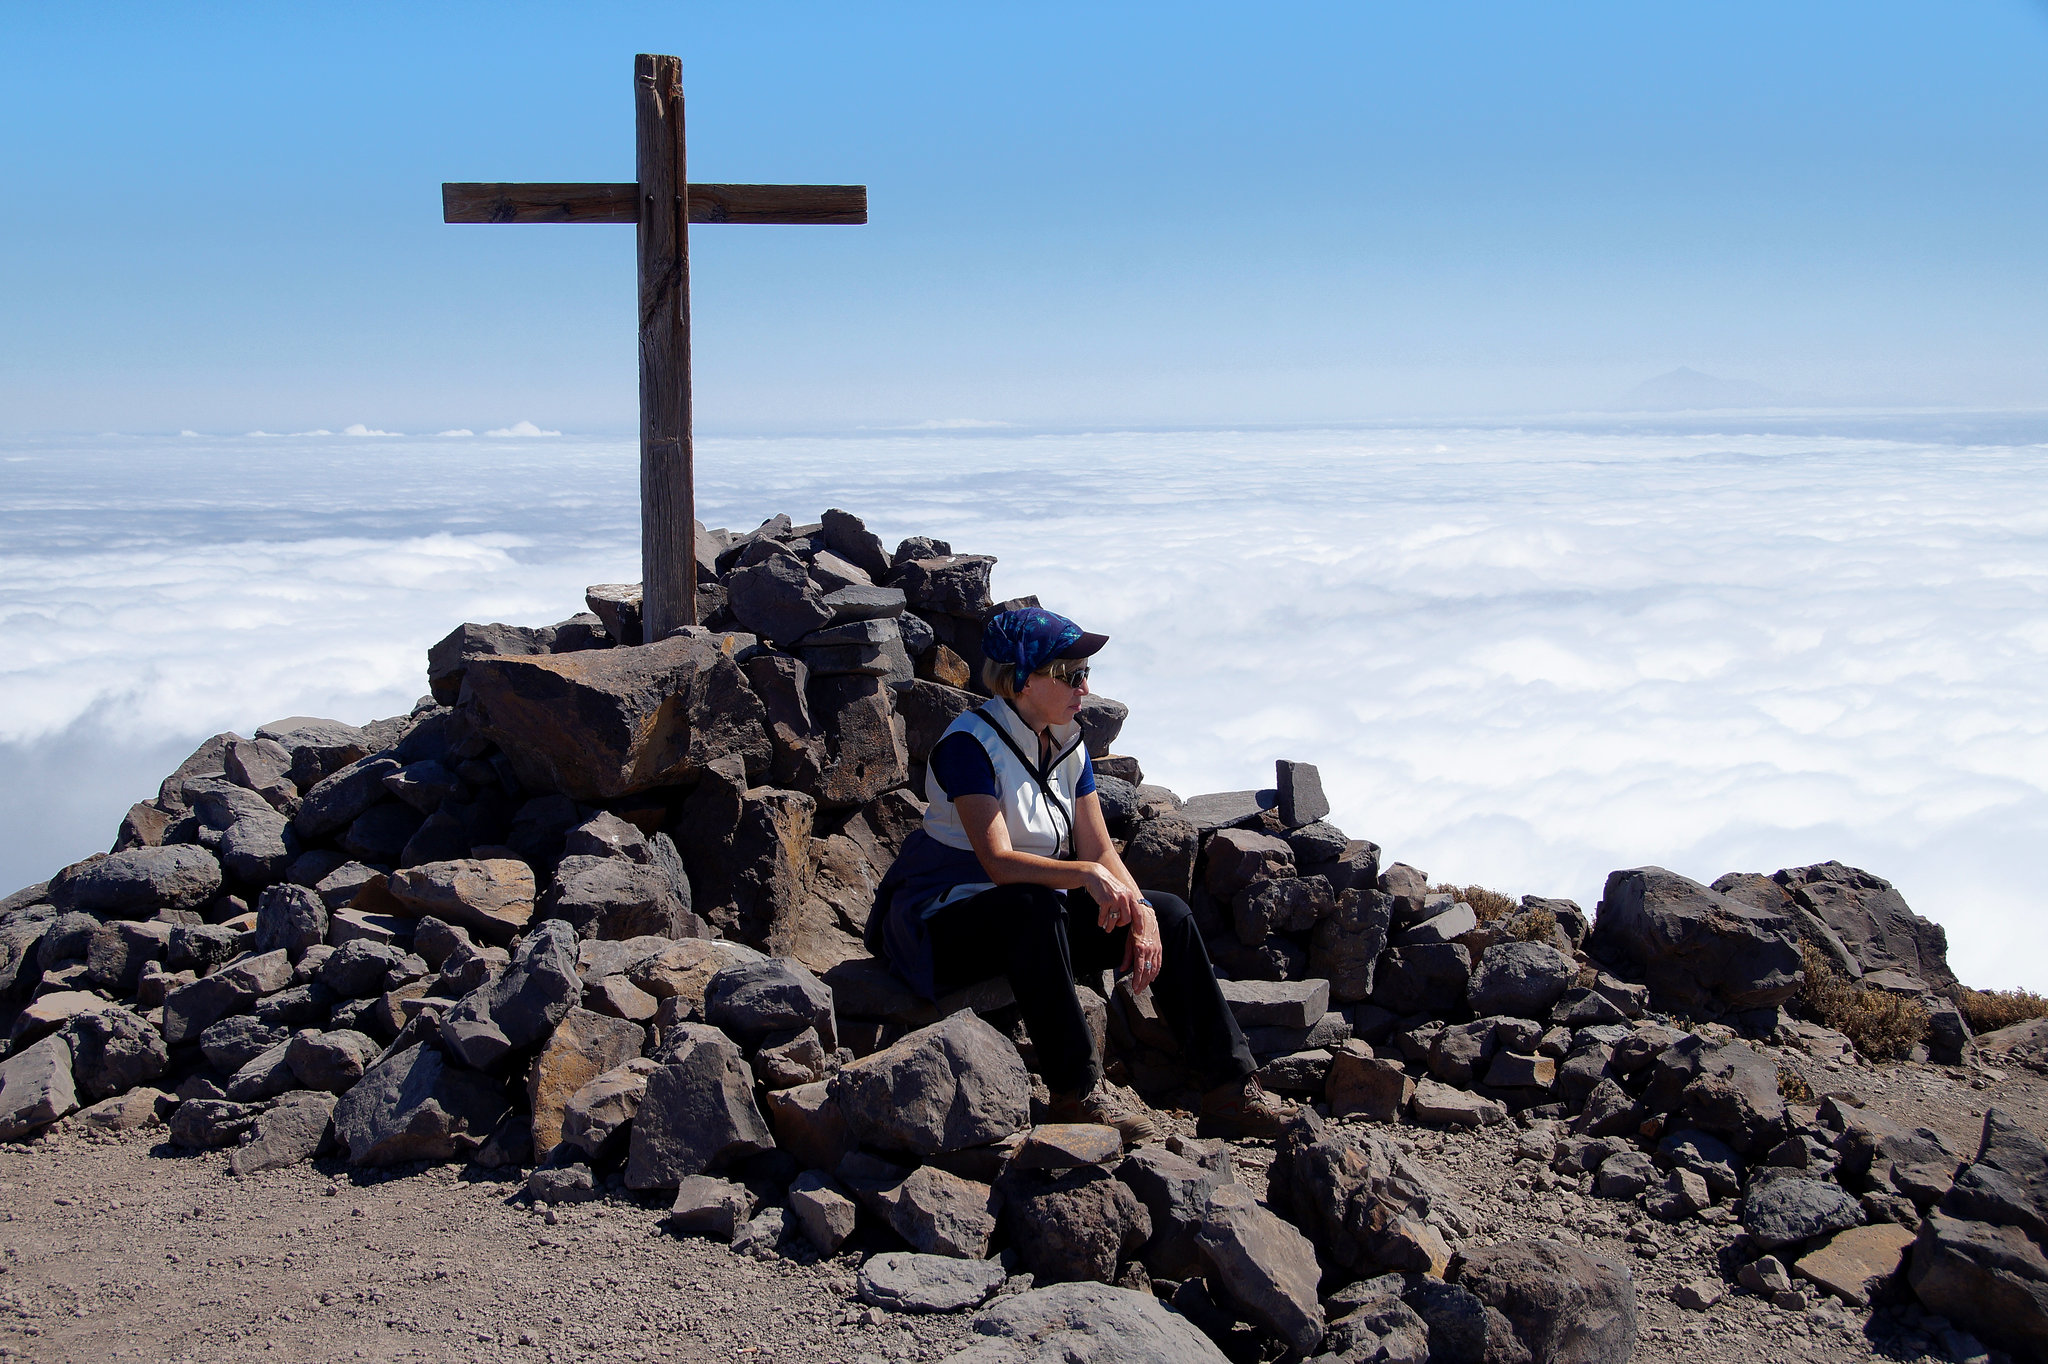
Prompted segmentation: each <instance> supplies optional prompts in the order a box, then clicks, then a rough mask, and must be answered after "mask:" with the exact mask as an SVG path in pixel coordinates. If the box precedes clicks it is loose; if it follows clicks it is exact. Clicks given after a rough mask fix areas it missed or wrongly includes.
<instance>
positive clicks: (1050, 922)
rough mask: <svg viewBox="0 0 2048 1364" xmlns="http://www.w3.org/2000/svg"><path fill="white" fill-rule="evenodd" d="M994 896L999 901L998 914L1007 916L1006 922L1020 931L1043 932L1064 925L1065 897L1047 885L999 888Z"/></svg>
mask: <svg viewBox="0 0 2048 1364" xmlns="http://www.w3.org/2000/svg"><path fill="white" fill-rule="evenodd" d="M996 893H997V895H999V896H1000V897H1001V899H1002V904H1001V905H1000V907H999V910H998V912H999V913H1002V914H1005V915H1007V916H1009V922H1010V923H1012V924H1014V925H1015V926H1016V928H1017V929H1018V930H1020V931H1028V932H1045V931H1048V930H1052V929H1057V928H1064V927H1065V926H1066V922H1067V897H1066V895H1065V894H1063V893H1062V892H1060V891H1057V890H1054V889H1053V888H1052V887H1050V886H1034V885H1029V884H1016V885H1008V886H999V887H997V889H996Z"/></svg>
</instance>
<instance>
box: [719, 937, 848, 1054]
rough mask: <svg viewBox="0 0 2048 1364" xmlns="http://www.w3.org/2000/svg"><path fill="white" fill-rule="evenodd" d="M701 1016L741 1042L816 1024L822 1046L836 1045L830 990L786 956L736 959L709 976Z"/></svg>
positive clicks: (754, 1041)
mask: <svg viewBox="0 0 2048 1364" xmlns="http://www.w3.org/2000/svg"><path fill="white" fill-rule="evenodd" d="M704 1017H705V1019H706V1020H707V1021H708V1022H710V1023H711V1024H712V1026H714V1027H718V1028H722V1029H724V1030H725V1031H726V1032H727V1033H730V1034H731V1035H732V1036H734V1037H737V1038H739V1039H740V1040H741V1041H743V1042H748V1043H758V1042H760V1041H761V1039H763V1038H764V1037H766V1036H768V1035H769V1034H770V1033H785V1032H790V1031H794V1030H797V1029H802V1028H815V1029H817V1032H818V1037H819V1038H820V1039H821V1040H822V1041H823V1043H824V1045H825V1048H826V1050H828V1051H830V1050H832V1049H834V1048H836V1047H837V1046H838V1045H839V1040H838V1030H837V1028H836V1026H835V1024H834V1021H833V1017H832V991H831V990H829V989H827V988H826V986H825V982H823V981H821V980H819V979H818V978H817V977H816V976H814V975H812V974H811V973H810V972H809V971H808V970H806V969H805V968H804V965H803V963H801V962H797V961H792V960H790V959H789V958H787V957H770V958H768V959H767V960H765V961H749V962H741V963H739V964H737V965H734V966H728V967H726V968H725V969H724V970H722V971H720V972H719V973H718V974H717V975H715V976H713V977H712V978H711V983H710V984H709V985H707V986H706V987H705V989H704Z"/></svg>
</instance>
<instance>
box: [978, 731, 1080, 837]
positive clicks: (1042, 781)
mask: <svg viewBox="0 0 2048 1364" xmlns="http://www.w3.org/2000/svg"><path fill="white" fill-rule="evenodd" d="M974 714H975V718H977V719H979V720H980V721H981V722H982V723H983V724H985V725H987V726H988V727H989V728H990V729H992V730H994V731H995V732H996V737H997V738H998V739H1001V740H1002V741H1003V743H1004V745H1005V746H1007V747H1008V748H1009V750H1010V751H1011V752H1012V753H1014V754H1016V755H1017V761H1018V762H1020V763H1022V764H1024V770H1025V771H1026V772H1029V773H1030V774H1031V780H1032V781H1033V782H1035V783H1037V785H1038V789H1039V791H1040V792H1041V793H1042V794H1043V795H1044V796H1045V798H1046V800H1047V802H1048V803H1050V804H1051V806H1052V808H1053V810H1054V811H1055V812H1057V813H1058V815H1059V817H1060V820H1061V822H1062V823H1064V824H1065V825H1066V826H1067V832H1066V837H1065V838H1064V839H1063V840H1062V841H1061V845H1060V846H1061V847H1062V848H1063V849H1064V850H1065V851H1066V852H1068V853H1071V852H1072V851H1073V849H1074V812H1073V811H1072V810H1069V809H1068V808H1067V806H1066V802H1064V801H1062V800H1061V799H1060V797H1059V793H1058V792H1057V791H1055V790H1053V789H1052V782H1051V780H1050V778H1051V776H1052V773H1053V771H1054V769H1056V768H1057V767H1058V766H1059V765H1060V764H1061V763H1063V762H1065V761H1066V760H1067V757H1068V755H1069V754H1071V753H1072V752H1073V751H1074V750H1075V749H1076V748H1079V747H1080V746H1081V740H1080V739H1078V738H1077V739H1075V740H1074V742H1073V743H1072V744H1071V745H1069V746H1068V747H1066V748H1064V749H1062V750H1061V751H1060V752H1058V753H1057V754H1054V755H1053V756H1051V757H1049V758H1047V759H1046V762H1045V766H1044V768H1043V770H1041V769H1040V768H1039V767H1038V766H1037V765H1036V764H1034V763H1033V762H1032V761H1031V759H1029V758H1027V757H1025V756H1024V750H1023V749H1021V748H1019V747H1018V746H1017V741H1016V740H1015V739H1013V738H1011V737H1010V731H1008V730H1007V729H1004V728H1003V726H1002V725H1001V723H1000V722H998V721H997V719H996V718H995V716H994V715H993V714H991V713H990V711H989V708H988V707H987V706H976V707H975V709H974ZM1062 860H1065V859H1062Z"/></svg>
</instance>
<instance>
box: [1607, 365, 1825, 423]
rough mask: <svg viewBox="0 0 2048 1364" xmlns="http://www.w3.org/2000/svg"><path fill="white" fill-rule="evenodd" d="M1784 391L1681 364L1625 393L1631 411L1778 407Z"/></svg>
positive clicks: (1624, 405) (1622, 404) (1622, 402)
mask: <svg viewBox="0 0 2048 1364" xmlns="http://www.w3.org/2000/svg"><path fill="white" fill-rule="evenodd" d="M1784 401H1785V397H1784V395H1783V394H1781V393H1779V392H1778V391H1777V390H1776V389H1772V388H1766V387H1764V386H1763V385H1762V384H1756V383H1751V382H1750V381H1749V380H1747V379H1721V378H1717V377H1715V376H1714V375H1712V374H1702V373H1701V372H1700V371H1699V370H1696V369H1693V368H1691V367H1689V366H1686V365H1680V366H1679V367H1678V368H1677V369H1674V370H1672V371H1671V372H1670V373H1669V374H1660V375H1658V376H1657V377H1656V378H1654V379H1645V380H1644V381H1643V382H1642V383H1639V384H1637V385H1636V386H1635V387H1634V388H1632V389H1630V390H1629V391H1628V392H1626V393H1624V394H1622V395H1621V400H1620V402H1619V404H1618V406H1620V407H1621V408H1622V409H1623V410H1624V411H1628V412H1688V411H1690V412H1697V411H1704V410H1707V409H1710V408H1717V407H1775V406H1779V405H1781V404H1782V403H1783V402H1784Z"/></svg>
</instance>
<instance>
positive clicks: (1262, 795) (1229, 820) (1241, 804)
mask: <svg viewBox="0 0 2048 1364" xmlns="http://www.w3.org/2000/svg"><path fill="white" fill-rule="evenodd" d="M1279 803H1280V793H1279V792H1278V791H1216V792H1212V793H1210V794H1209V795H1205V796H1190V797H1188V799H1186V800H1184V801H1182V802H1181V806H1180V809H1179V810H1178V811H1176V812H1175V813H1177V814H1178V815H1179V816H1180V817H1181V818H1182V819H1184V820H1186V821H1187V822H1188V823H1190V824H1192V825H1194V826H1195V828H1197V829H1199V830H1201V831H1202V832H1203V833H1207V832H1208V831H1209V830H1211V829H1226V828H1229V827H1230V826H1231V825H1233V824H1247V823H1249V822H1251V821H1252V820H1255V819H1257V818H1258V817H1259V816H1260V815H1261V814H1263V813H1264V812H1265V811H1267V810H1270V809H1272V808H1273V807H1275V806H1276V805H1278V804H1279Z"/></svg>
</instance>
